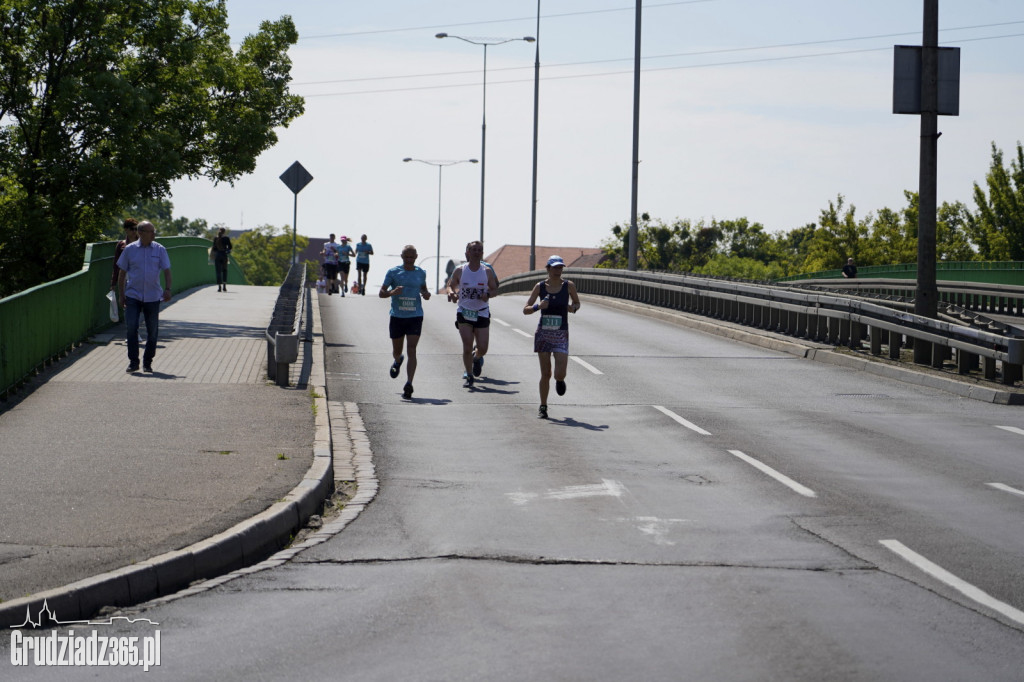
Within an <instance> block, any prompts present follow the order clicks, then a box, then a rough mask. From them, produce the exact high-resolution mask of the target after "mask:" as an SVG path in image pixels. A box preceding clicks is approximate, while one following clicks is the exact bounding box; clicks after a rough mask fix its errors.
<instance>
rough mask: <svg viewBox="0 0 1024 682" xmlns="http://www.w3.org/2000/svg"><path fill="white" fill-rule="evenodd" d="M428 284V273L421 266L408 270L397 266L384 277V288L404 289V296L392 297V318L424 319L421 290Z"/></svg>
mask: <svg viewBox="0 0 1024 682" xmlns="http://www.w3.org/2000/svg"><path fill="white" fill-rule="evenodd" d="M426 284H427V271H426V270H424V269H423V268H421V267H420V266H418V265H417V266H414V267H413V269H412V270H406V269H405V267H404V266H402V265H396V266H395V267H393V268H391V269H390V270H388V272H387V274H386V275H384V288H385V289H388V290H391V289H394V288H395V287H402V294H401V295H399V296H392V297H391V315H392V317H423V301H422V300H421V298H420V290H421V289H422V288H423V287H424V286H426Z"/></svg>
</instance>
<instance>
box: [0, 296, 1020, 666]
mask: <svg viewBox="0 0 1024 682" xmlns="http://www.w3.org/2000/svg"><path fill="white" fill-rule="evenodd" d="M523 301H524V297H522V296H509V297H500V298H498V299H496V300H495V301H494V302H493V304H492V307H493V310H494V315H495V318H496V319H495V322H494V323H493V324H492V327H491V352H490V353H489V354H488V356H487V362H486V364H485V366H484V376H483V380H482V381H479V382H478V384H477V386H476V387H474V388H473V389H465V388H463V387H462V381H461V373H462V368H461V360H460V355H461V348H460V346H459V344H458V336H457V332H456V330H455V328H454V325H453V320H454V315H455V313H454V306H452V305H450V304H448V303H446V302H445V301H444V300H443V298H440V297H434V298H433V299H432V300H431V301H430V302H428V303H426V304H425V307H426V315H427V317H426V323H425V327H424V334H423V337H422V341H421V345H420V353H419V355H420V357H419V369H418V371H417V376H416V380H415V387H416V392H415V395H414V399H413V400H412V401H405V400H402V399H401V390H402V385H403V383H404V372H403V377H402V378H400V379H397V380H392V379H390V378H389V377H388V373H387V370H388V367H389V365H390V342H389V340H388V339H387V302H385V301H380V300H378V299H377V298H376V297H373V296H370V295H368V296H366V297H348V298H346V299H343V300H342V299H338V298H335V297H331V298H330V299H329V300H324V299H321V302H322V304H323V305H322V307H321V312H322V316H323V324H324V332H325V341H326V346H327V351H326V352H327V359H326V370H327V386H328V393H329V397H330V398H331V399H332V400H343V401H348V402H354V403H357V404H358V407H359V412H360V415H361V417H362V420H363V422H364V424H365V426H366V429H367V433H368V435H369V440H370V445H371V448H372V450H373V457H374V463H375V465H376V469H377V477H378V479H379V484H380V490H379V493H378V494H377V497H376V499H375V500H374V501H373V502H372V503H371V504H370V505H369V507H368V508H367V509H366V510H365V511H364V512H363V513H362V514H361V515H360V516H359V517H358V518H357V519H356V520H355V521H354V522H353V523H352V524H351V525H350V526H349V527H348V528H346V529H345V530H344V531H343V532H342V533H340V534H339V535H338V536H336V537H335V538H334V539H333V540H331V541H329V542H327V543H324V544H322V545H320V546H318V547H316V548H313V549H310V550H307V551H306V552H304V553H302V554H300V555H299V556H298V557H297V558H296V559H294V560H293V561H291V562H289V563H288V564H285V565H283V566H280V567H278V568H274V569H271V570H266V571H262V572H259V573H256V574H253V575H251V576H249V577H247V578H244V579H238V580H234V581H232V582H230V583H227V584H226V585H224V586H222V587H219V588H216V589H214V590H211V591H208V592H205V593H203V594H201V595H198V596H194V597H189V598H186V599H181V600H178V601H175V602H171V603H169V604H166V605H162V606H159V607H156V608H151V609H148V610H145V611H142V612H140V613H139V614H137V615H142V616H145V617H147V618H150V619H152V620H154V621H157V622H159V628H160V631H161V633H162V646H163V658H162V664H161V666H160V668H158V669H155V670H154V671H152V672H150V675H155V676H169V677H171V678H173V679H219V680H234V679H237V680H243V679H244V680H250V679H297V678H302V679H305V678H310V677H314V676H316V677H326V678H328V679H345V680H350V679H351V680H394V679H402V680H449V679H488V680H492V679H494V680H505V679H508V680H513V679H516V680H519V679H524V678H526V679H545V680H546V679H558V680H584V679H586V680H594V679H600V680H611V679H645V680H662V679H664V680H669V679H671V680H678V679H714V680H821V679H835V680H965V679H985V680H1020V679H1021V677H1022V672H1021V671H1022V670H1024V569H1022V568H1021V567H1022V565H1024V562H1022V559H1024V535H1022V534H1021V532H1020V527H1021V520H1022V517H1024V411H1021V409H1020V408H1018V407H1006V406H998V405H991V404H987V403H982V402H977V401H971V400H967V399H963V398H958V397H953V396H950V395H948V394H945V393H941V392H939V391H936V390H932V389H928V388H922V387H916V386H909V385H905V384H901V383H899V382H897V381H894V380H890V379H886V378H882V377H877V376H872V375H867V374H864V373H859V372H856V371H852V370H849V369H843V368H837V367H833V366H829V365H824V364H818V363H813V362H808V361H804V360H800V359H795V358H793V357H792V356H787V355H783V354H780V353H776V352H772V351H766V350H763V349H760V348H756V347H752V346H747V345H744V344H740V343H736V342H732V341H727V340H723V339H721V338H717V337H714V336H709V335H706V334H702V333H698V332H693V331H690V330H688V329H686V328H685V327H680V326H676V325H672V324H668V323H664V322H660V321H655V320H650V319H647V318H644V317H640V316H636V315H631V314H627V313H624V312H621V311H617V310H612V309H608V308H603V307H601V306H599V305H595V304H594V303H593V301H588V300H587V299H586V298H584V301H583V303H584V307H583V309H582V310H581V311H580V313H579V315H577V316H575V317H573V318H571V319H570V325H571V330H572V331H571V335H572V340H571V350H572V352H573V355H574V357H575V358H578V359H579V360H582V361H583V364H581V363H579V362H571V363H570V369H569V378H568V385H569V391H568V393H567V394H566V395H565V396H564V397H561V398H559V397H557V396H555V395H554V391H552V396H551V399H550V400H549V405H550V412H551V417H552V418H551V419H550V420H548V421H543V420H538V419H537V418H536V409H537V403H538V399H537V388H536V383H537V379H538V370H537V360H536V357H535V356H534V354H533V353H532V338H531V337H532V329H533V325H534V324H535V323H536V318H535V317H530V318H526V317H524V316H523V315H522V314H521V312H520V310H521V306H522V303H523ZM146 627H150V628H151V627H152V626H143V625H139V624H136V625H116V626H113V630H112V632H119V633H121V632H123V633H133V634H141V633H144V632H145V628H146ZM7 651H8V642H7V641H6V639H5V640H4V641H0V653H2V654H3V655H4V656H5V657H6V656H7V655H8V654H7ZM12 670H13V672H14V673H15V674H14V675H13V676H12V677H11V679H22V678H25V679H45V678H48V677H52V678H56V677H58V675H57V674H56V673H57V671H53V670H39V669H32V668H22V669H12ZM7 672H10V671H7V670H5V671H4V673H5V675H4V677H5V679H6V678H7V677H8V676H7V675H6V673H7ZM59 672H60V675H59V677H61V678H62V679H68V678H69V677H74V675H69V673H83V674H82V677H86V676H87V674H86V672H85V671H79V670H75V671H69V670H66V669H64V670H61V671H59ZM90 672H95V671H90ZM133 672H134V671H129V670H125V669H108V670H104V671H103V678H104V679H106V678H107V677H112V678H115V679H120V678H127V677H129V676H130V675H132V674H133ZM134 674H136V675H137V672H134Z"/></svg>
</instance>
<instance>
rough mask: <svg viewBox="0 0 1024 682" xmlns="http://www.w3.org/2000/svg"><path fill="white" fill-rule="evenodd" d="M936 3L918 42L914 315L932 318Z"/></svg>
mask: <svg viewBox="0 0 1024 682" xmlns="http://www.w3.org/2000/svg"><path fill="white" fill-rule="evenodd" d="M938 45H939V0H924V35H923V38H922V42H921V162H920V170H919V173H920V176H919V186H918V213H917V215H918V218H917V297H916V298H915V299H914V312H915V313H916V314H918V315H923V316H924V317H931V318H934V317H936V316H937V314H938V286H937V283H936V281H935V280H936V277H935V222H936V203H937V202H938V196H937V195H938V139H939V138H938V109H939V106H938V81H939V55H938ZM931 350H932V349H931V344H928V343H918V341H916V340H915V342H914V360H915V362H918V363H920V364H925V363H927V362H929V360H931V361H932V363H933V364H934V362H935V358H933V357H930V356H931V355H932V352H931Z"/></svg>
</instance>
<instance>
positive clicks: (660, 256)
mask: <svg viewBox="0 0 1024 682" xmlns="http://www.w3.org/2000/svg"><path fill="white" fill-rule="evenodd" d="M690 242H691V234H690V223H689V221H681V220H677V221H676V222H674V223H672V224H666V223H664V222H662V221H661V220H652V219H651V217H650V215H648V214H647V213H644V214H642V215H641V216H639V218H638V219H637V256H636V258H637V267H638V268H640V269H641V270H683V269H686V265H687V263H688V262H689V259H690V255H691V253H692V250H693V248H692V244H691V243H690ZM602 248H603V249H604V251H605V253H606V254H607V255H608V259H607V261H606V262H604V263H603V264H602V265H601V267H606V268H620V269H623V268H626V267H627V266H628V265H629V225H613V226H612V237H611V238H610V239H608V240H606V241H605V242H604V243H603V244H602Z"/></svg>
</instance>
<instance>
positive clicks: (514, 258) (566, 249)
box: [484, 244, 604, 280]
mask: <svg viewBox="0 0 1024 682" xmlns="http://www.w3.org/2000/svg"><path fill="white" fill-rule="evenodd" d="M535 254H536V261H535V263H536V267H535V268H534V269H536V270H543V269H544V264H545V263H547V261H548V258H550V257H551V256H561V257H562V260H564V261H565V265H566V267H569V268H592V267H594V266H595V265H597V264H598V263H599V262H600V261H601V260H602V259H603V257H604V252H603V251H602V250H601V249H599V248H588V247H579V246H537V247H535ZM484 260H485V261H487V262H488V263H490V264H491V267H492V268H494V274H495V275H497V276H498V279H499V280H501V279H504V278H505V277H511V276H512V275H518V274H520V273H522V272H529V271H530V247H529V245H526V246H519V245H516V244H505V245H504V246H502V247H501V248H499V249H498V250H497V251H495V252H494V253H492V254H490V255H489V256H487V257H486V258H484Z"/></svg>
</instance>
